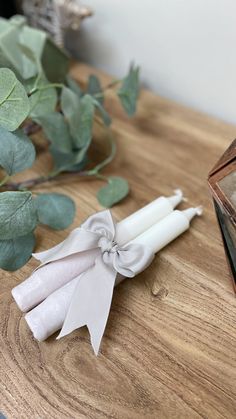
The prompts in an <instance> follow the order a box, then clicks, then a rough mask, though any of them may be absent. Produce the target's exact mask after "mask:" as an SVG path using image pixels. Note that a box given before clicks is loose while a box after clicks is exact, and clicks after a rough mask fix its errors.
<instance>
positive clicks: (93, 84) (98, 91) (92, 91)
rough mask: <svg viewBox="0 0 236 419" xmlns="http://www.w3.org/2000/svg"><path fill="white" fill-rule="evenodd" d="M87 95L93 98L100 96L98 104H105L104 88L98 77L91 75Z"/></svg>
mask: <svg viewBox="0 0 236 419" xmlns="http://www.w3.org/2000/svg"><path fill="white" fill-rule="evenodd" d="M87 93H88V94H89V95H91V96H95V95H99V98H97V100H98V102H99V103H100V104H101V105H102V104H103V102H104V95H103V93H102V86H101V84H100V81H99V79H98V77H97V76H95V75H94V74H91V75H90V76H89V80H88V87H87Z"/></svg>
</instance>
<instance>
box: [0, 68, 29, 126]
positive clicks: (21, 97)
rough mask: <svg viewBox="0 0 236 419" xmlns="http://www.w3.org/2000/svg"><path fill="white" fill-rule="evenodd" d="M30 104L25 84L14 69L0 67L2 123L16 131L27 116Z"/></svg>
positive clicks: (0, 123)
mask: <svg viewBox="0 0 236 419" xmlns="http://www.w3.org/2000/svg"><path fill="white" fill-rule="evenodd" d="M29 110H30V106H29V99H28V96H27V94H26V91H25V89H24V87H23V85H22V84H21V83H20V82H19V81H18V80H17V78H16V76H15V74H14V73H13V71H11V70H9V69H8V68H0V125H1V126H3V127H4V128H5V129H7V130H8V131H15V130H16V129H17V128H18V127H19V125H20V124H21V123H22V122H23V121H24V120H25V119H26V118H27V116H28V114H29Z"/></svg>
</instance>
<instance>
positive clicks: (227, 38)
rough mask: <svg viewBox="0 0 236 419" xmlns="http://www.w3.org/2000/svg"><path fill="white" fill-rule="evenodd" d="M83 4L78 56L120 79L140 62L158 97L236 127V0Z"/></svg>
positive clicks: (93, 0) (114, 0) (136, 0)
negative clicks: (88, 13) (89, 12)
mask: <svg viewBox="0 0 236 419" xmlns="http://www.w3.org/2000/svg"><path fill="white" fill-rule="evenodd" d="M81 1H82V0H81ZM83 3H84V4H86V5H88V6H91V7H92V8H93V10H94V11H95V15H94V16H93V17H92V18H89V19H88V20H87V21H84V23H83V25H82V30H81V33H80V35H79V36H78V35H77V37H75V36H74V37H73V38H74V39H73V41H74V45H73V49H74V50H75V51H76V52H77V55H78V56H79V58H81V59H84V60H86V61H87V62H89V63H91V64H93V65H95V66H97V67H99V68H101V69H104V70H106V71H107V72H109V73H111V74H113V75H115V76H122V75H123V74H124V73H125V72H126V70H127V68H128V65H129V63H130V61H131V60H135V62H136V63H137V64H140V65H141V68H142V80H143V82H144V84H145V85H146V86H147V87H149V88H150V89H152V90H153V91H155V92H156V93H159V94H160V95H162V96H166V97H168V98H172V99H174V100H176V101H178V102H182V103H184V104H187V105H189V106H192V107H194V108H196V109H199V110H202V111H204V112H208V113H209V114H212V115H216V116H218V117H220V118H223V119H225V120H227V121H230V122H233V123H236V0H145V1H141V0H83Z"/></svg>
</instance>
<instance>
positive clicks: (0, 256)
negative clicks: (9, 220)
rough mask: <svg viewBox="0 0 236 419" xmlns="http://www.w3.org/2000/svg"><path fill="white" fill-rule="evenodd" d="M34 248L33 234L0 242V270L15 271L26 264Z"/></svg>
mask: <svg viewBox="0 0 236 419" xmlns="http://www.w3.org/2000/svg"><path fill="white" fill-rule="evenodd" d="M34 247H35V237H34V234H33V233H29V234H27V235H25V236H21V237H15V238H13V239H9V240H0V268H1V269H4V270H6V271H16V270H17V269H20V268H21V267H22V266H24V265H25V264H26V262H28V260H29V259H30V257H31V255H32V252H33V250H34Z"/></svg>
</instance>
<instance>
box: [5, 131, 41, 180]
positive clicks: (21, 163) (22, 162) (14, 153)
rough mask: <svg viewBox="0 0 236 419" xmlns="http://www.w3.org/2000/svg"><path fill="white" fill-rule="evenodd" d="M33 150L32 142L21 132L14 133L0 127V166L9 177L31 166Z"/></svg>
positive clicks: (33, 157) (33, 156)
mask: <svg viewBox="0 0 236 419" xmlns="http://www.w3.org/2000/svg"><path fill="white" fill-rule="evenodd" d="M34 160H35V148H34V145H33V143H32V141H31V140H30V139H29V138H28V137H27V136H26V135H25V134H24V133H23V131H21V130H20V129H18V130H16V131H15V132H14V133H12V132H9V131H7V130H6V129H5V128H3V127H1V126H0V166H1V167H2V168H3V169H4V170H5V171H6V173H7V174H8V175H9V176H11V175H14V174H15V173H18V172H21V171H23V170H25V169H28V168H29V167H31V166H32V164H33V162H34Z"/></svg>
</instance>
